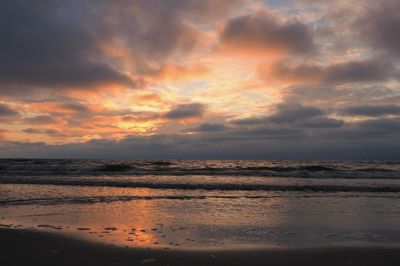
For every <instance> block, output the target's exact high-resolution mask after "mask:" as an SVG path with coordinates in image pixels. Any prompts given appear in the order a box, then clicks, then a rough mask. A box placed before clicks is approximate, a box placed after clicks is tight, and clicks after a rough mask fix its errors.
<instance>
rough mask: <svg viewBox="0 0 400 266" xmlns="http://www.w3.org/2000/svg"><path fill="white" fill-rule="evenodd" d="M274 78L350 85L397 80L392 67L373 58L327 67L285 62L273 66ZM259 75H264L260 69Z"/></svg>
mask: <svg viewBox="0 0 400 266" xmlns="http://www.w3.org/2000/svg"><path fill="white" fill-rule="evenodd" d="M270 74H271V75H272V76H273V77H274V78H277V79H282V78H283V79H289V80H295V81H299V82H317V83H323V84H326V83H331V84H335V83H339V84H340V83H351V82H378V81H385V80H388V79H390V78H396V79H398V78H399V75H398V74H399V73H398V71H397V70H396V68H395V67H394V65H393V64H392V63H390V62H388V60H385V59H383V58H373V59H370V60H365V61H349V62H345V63H338V64H333V65H328V66H319V65H316V64H303V65H297V66H290V65H288V64H286V63H285V62H280V63H278V64H276V65H274V67H273V69H272V73H270ZM261 75H265V74H264V73H263V71H262V69H261Z"/></svg>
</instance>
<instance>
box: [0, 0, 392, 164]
mask: <svg viewBox="0 0 400 266" xmlns="http://www.w3.org/2000/svg"><path fill="white" fill-rule="evenodd" d="M399 11H400V1H398V0H379V1H376V0H335V1H320V0H319V1H317V0H264V1H262V0H113V1H108V0H80V1H75V0H41V1H33V0H0V34H1V41H0V156H1V157H41V158H43V157H52V158H129V159H143V158H146V159H159V158H164V159H171V158H177V159H184V158H188V159H207V158H210V159H216V158H221V159H400V86H399V85H400V57H399V56H400V35H399V34H398V31H399V28H400V12H399Z"/></svg>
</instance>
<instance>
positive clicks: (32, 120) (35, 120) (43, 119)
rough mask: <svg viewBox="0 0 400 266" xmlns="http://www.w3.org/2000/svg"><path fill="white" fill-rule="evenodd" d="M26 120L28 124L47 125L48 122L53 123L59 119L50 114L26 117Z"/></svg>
mask: <svg viewBox="0 0 400 266" xmlns="http://www.w3.org/2000/svg"><path fill="white" fill-rule="evenodd" d="M24 121H25V122H26V123H28V124H35V125H47V124H53V123H55V122H56V121H57V120H56V119H55V118H54V117H53V116H50V115H39V116H34V117H28V118H25V119H24Z"/></svg>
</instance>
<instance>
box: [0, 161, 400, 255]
mask: <svg viewBox="0 0 400 266" xmlns="http://www.w3.org/2000/svg"><path fill="white" fill-rule="evenodd" d="M0 161H1V160H0ZM1 163H2V164H3V165H6V164H5V163H4V161H1ZM1 163H0V165H1ZM47 163H48V164H49V165H50V166H51V167H55V166H54V165H61V164H62V161H54V160H51V161H49V162H47ZM124 163H125V164H127V162H124ZM147 163H148V162H147ZM43 164H46V162H43V160H39V161H34V160H33V161H32V160H30V161H27V162H24V161H22V162H20V161H17V162H13V163H11V166H9V170H2V171H1V169H0V226H1V227H12V228H31V229H33V230H43V231H55V232H59V233H65V234H68V235H72V236H74V237H79V238H84V239H88V240H91V241H96V242H101V243H105V244H112V245H119V246H131V247H145V248H165V249H210V248H211V249H216V248H221V249H236V248H237V249H244V248H288V247H316V246H318V247H321V246H381V247H399V246H400V230H399V229H400V227H399V224H400V215H399V213H400V178H397V175H396V174H393V173H394V172H396V171H397V170H396V169H397V168H398V164H396V163H394V162H388V163H385V164H382V165H379V164H378V163H376V162H375V163H374V164H372V163H370V164H368V163H360V162H357V163H354V165H352V164H351V163H349V162H346V163H342V164H339V163H331V164H330V166H329V167H328V166H327V163H319V165H318V164H317V163H316V162H307V163H303V164H302V165H299V163H297V164H295V163H292V164H287V165H286V167H284V168H283V169H284V170H285V171H286V172H284V173H286V174H287V171H288V169H289V170H290V169H292V168H294V167H297V168H296V169H303V170H300V173H301V174H299V173H298V172H296V171H297V170H296V171H292V170H290V171H292V174H291V175H292V176H262V175H261V174H260V172H259V171H264V172H263V173H265V171H271V167H272V166H271V165H274V163H272V162H255V163H254V165H256V166H254V165H253V166H251V167H250V166H248V165H249V163H247V164H244V163H242V162H241V163H238V164H236V165H235V163H234V162H231V163H230V166H229V167H227V165H229V164H228V162H223V163H221V164H219V166H221V165H223V166H224V169H225V170H224V171H231V172H232V171H236V172H235V173H236V174H235V175H228V174H226V173H224V174H222V175H218V174H212V175H200V173H198V172H196V173H195V174H194V175H190V174H188V173H186V174H181V175H173V174H172V173H170V172H169V173H168V174H167V175H161V174H159V173H158V174H156V175H149V174H148V173H147V174H144V173H142V174H132V173H131V174H127V173H124V174H121V171H122V172H123V171H125V170H124V169H125V168H126V167H123V165H122V164H121V163H114V164H115V165H117V166H114V168H113V167H112V166H107V167H108V168H106V170H107V171H110V169H111V170H115V171H116V172H117V173H113V174H110V173H107V174H105V173H101V174H99V173H98V172H96V173H95V174H92V175H90V174H88V171H87V169H88V168H90V169H92V168H93V167H94V166H93V165H95V166H96V167H99V165H100V166H101V164H105V163H104V162H103V161H102V162H97V161H94V162H91V164H89V166H84V165H82V164H83V163H82V161H79V162H75V161H73V162H67V163H64V164H68V165H67V166H64V170H63V171H64V172H63V173H54V171H53V172H52V173H49V171H48V172H47V173H46V174H44V173H39V172H37V171H36V170H37V169H36V170H33V171H32V172H31V173H30V174H29V173H28V171H27V170H26V169H27V168H29V169H31V168H32V167H37V166H36V165H40V167H41V169H45V167H44V166H43ZM132 164H134V163H132ZM141 164H144V163H143V162H141ZM174 164H175V165H176V162H174ZM213 164H214V165H215V164H217V165H218V163H215V162H213V163H211V162H205V163H203V166H204V165H205V166H207V171H211V172H212V171H213V170H210V165H213ZM260 164H261V165H264V166H265V165H269V166H268V167H267V168H268V170H265V169H267V168H265V167H264V168H262V167H261V168H260ZM275 164H277V163H275ZM280 164H283V163H280ZM32 165H34V166H32ZM71 165H75V166H76V165H80V167H81V168H82V169H86V170H82V169H81V171H83V172H85V171H86V172H85V173H86V174H85V175H83V174H78V175H77V174H73V173H72V171H73V170H71V169H74V168H73V167H72V166H71ZM107 165H111V164H110V163H109V162H108V163H107ZM121 165H122V166H121ZM156 165H157V167H156V168H157V169H158V170H157V171H159V170H160V169H159V168H160V166H162V167H168V168H177V167H176V166H172V165H173V163H172V162H162V163H160V162H157V164H156ZM182 165H183V166H184V167H186V168H190V167H188V163H187V162H185V163H182V164H181V165H179V167H180V168H183V166H182ZM194 165H195V166H193V165H192V166H191V167H192V168H193V169H199V165H200V166H201V163H200V162H196V163H195V164H194ZM250 165H251V163H250ZM257 165H258V166H257ZM294 165H295V166H294ZM304 165H305V166H304ZM332 165H334V166H335V167H337V169H336V170H332V167H333V166H332ZM338 165H339V166H340V167H341V168H340V167H339V166H338ZM372 166H373V167H375V169H379V170H377V171H378V173H380V174H382V173H390V174H389V175H386V176H384V175H383V174H382V175H381V176H379V177H377V178H373V176H372V175H367V174H365V173H362V175H363V176H362V177H355V176H352V175H351V174H350V173H349V172H352V171H353V173H355V174H354V175H358V174H359V172H357V169H360V168H362V169H371V167H372ZM51 167H50V168H51ZM85 167H86V168H85ZM101 167H103V168H102V169H104V166H101ZM152 167H153V168H154V165H151V166H150V170H151V169H153V168H152ZM214 167H215V166H214ZM249 167H250V168H251V169H253V168H254V167H257V169H256V170H255V171H256V174H257V175H249V173H248V172H246V171H247V170H246V169H249ZM274 167H275V166H274ZM279 167H281V168H278V167H275V168H274V170H276V171H280V170H282V166H279ZM203 168H204V167H203ZM238 168H243V169H245V170H243V169H242V170H243V171H244V172H243V171H242V173H246V174H244V175H239V174H238V173H239V172H240V171H238ZM389 168H390V169H389ZM10 169H11V170H10ZM18 169H20V170H18ZM21 169H22V170H21ZM24 169H25V170H24ZM65 169H70V170H68V171H70V172H68V171H66V170H65ZM128 169H129V171H131V170H132V169H131V168H128ZM218 169H222V168H221V167H219V168H218ZM226 169H228V170H226ZM232 169H233V170H232ZM304 169H307V170H304ZM345 169H347V170H345ZM349 169H350V170H349ZM253 170H254V169H253ZM65 171H66V172H65ZM166 171H169V170H166ZM171 171H172V170H171ZM173 171H176V169H175V170H173ZM188 171H189V172H190V170H188ZM196 171H197V170H196ZM218 171H222V170H218ZM257 171H258V172H257ZM304 171H306V172H307V171H308V172H311V174H307V173H306V172H304ZM332 171H337V172H338V173H339V172H341V171H347V172H346V175H344V174H343V173H341V174H342V176H340V177H339V176H337V175H336V174H332V173H328V172H332ZM363 171H364V170H363ZM365 171H366V170H365ZM370 171H371V170H370ZM50 172H51V171H50ZM75 172H76V171H75ZM372 172H373V171H372ZM21 173H23V174H21ZM307 175H308V177H306V176H307ZM327 175H328V177H327Z"/></svg>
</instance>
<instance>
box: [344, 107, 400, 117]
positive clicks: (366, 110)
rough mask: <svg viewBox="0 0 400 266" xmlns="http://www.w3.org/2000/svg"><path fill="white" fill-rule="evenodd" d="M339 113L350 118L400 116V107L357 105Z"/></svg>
mask: <svg viewBox="0 0 400 266" xmlns="http://www.w3.org/2000/svg"><path fill="white" fill-rule="evenodd" d="M339 113H341V114H343V115H350V116H371V117H374V116H384V115H400V106H397V105H393V104H389V105H359V106H349V107H346V108H344V109H342V110H339Z"/></svg>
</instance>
